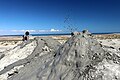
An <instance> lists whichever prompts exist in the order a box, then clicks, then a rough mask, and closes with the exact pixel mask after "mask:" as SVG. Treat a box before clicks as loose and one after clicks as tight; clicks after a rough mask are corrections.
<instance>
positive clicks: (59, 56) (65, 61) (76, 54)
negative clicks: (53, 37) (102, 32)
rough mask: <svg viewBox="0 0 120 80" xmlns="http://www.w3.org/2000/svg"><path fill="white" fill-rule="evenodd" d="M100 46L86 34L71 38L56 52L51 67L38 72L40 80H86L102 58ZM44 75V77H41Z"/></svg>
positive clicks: (102, 51)
mask: <svg viewBox="0 0 120 80" xmlns="http://www.w3.org/2000/svg"><path fill="white" fill-rule="evenodd" d="M104 54H105V52H104V50H103V49H102V47H101V45H100V44H99V43H98V42H97V41H96V40H94V39H92V38H91V37H90V36H89V35H88V34H86V33H81V34H79V35H74V36H73V37H71V38H70V39H69V40H68V41H67V42H66V43H65V44H64V45H63V46H61V47H60V48H59V50H58V51H57V52H56V55H55V58H54V61H53V63H51V64H52V65H50V66H49V67H46V69H45V70H42V71H41V72H40V75H39V77H40V80H87V79H90V78H88V77H89V72H90V70H91V69H92V70H95V68H94V65H98V63H99V62H101V61H102V60H103V58H104ZM43 75H44V76H43Z"/></svg>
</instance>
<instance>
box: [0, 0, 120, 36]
mask: <svg viewBox="0 0 120 80" xmlns="http://www.w3.org/2000/svg"><path fill="white" fill-rule="evenodd" d="M68 16H69V17H68ZM66 18H67V22H66V23H64V20H65V19H66ZM69 25H71V26H75V27H77V30H79V31H81V30H83V29H88V30H89V31H90V32H120V0H0V34H1V35H2V34H22V33H23V32H25V31H26V30H29V31H30V32H31V33H55V32H56V33H62V32H69V30H68V29H67V28H66V27H67V26H69Z"/></svg>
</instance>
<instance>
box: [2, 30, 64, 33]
mask: <svg viewBox="0 0 120 80" xmlns="http://www.w3.org/2000/svg"><path fill="white" fill-rule="evenodd" d="M26 31H29V32H33V33H38V32H60V31H62V30H57V29H50V30H0V32H19V33H21V32H22V33H23V32H26Z"/></svg>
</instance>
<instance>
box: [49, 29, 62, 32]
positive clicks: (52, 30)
mask: <svg viewBox="0 0 120 80" xmlns="http://www.w3.org/2000/svg"><path fill="white" fill-rule="evenodd" d="M50 31H51V32H59V31H61V30H55V29H51V30H50Z"/></svg>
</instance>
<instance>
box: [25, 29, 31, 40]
mask: <svg viewBox="0 0 120 80" xmlns="http://www.w3.org/2000/svg"><path fill="white" fill-rule="evenodd" d="M29 34H30V33H29V32H28V31H26V32H25V37H24V39H25V41H28V40H29Z"/></svg>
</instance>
